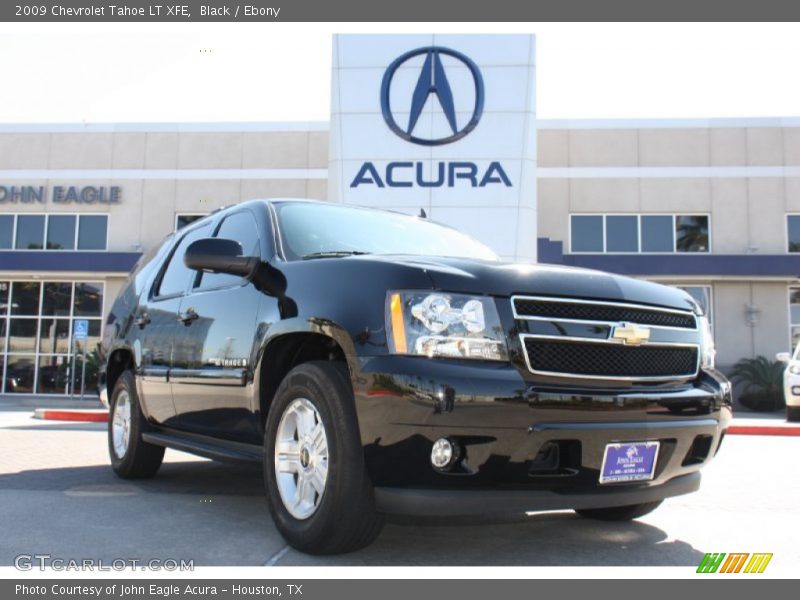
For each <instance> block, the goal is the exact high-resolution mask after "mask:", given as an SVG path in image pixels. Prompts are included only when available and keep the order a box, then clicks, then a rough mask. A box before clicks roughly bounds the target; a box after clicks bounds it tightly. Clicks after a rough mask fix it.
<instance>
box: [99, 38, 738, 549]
mask: <svg viewBox="0 0 800 600" xmlns="http://www.w3.org/2000/svg"><path fill="white" fill-rule="evenodd" d="M428 56H429V57H430V56H431V55H430V54H429V55H428ZM435 58H436V57H435V56H434V60H435ZM439 90H440V92H439V94H441V82H440V87H439ZM101 360H102V362H103V365H104V366H103V369H102V373H101V388H102V391H101V396H102V397H103V398H104V401H105V402H107V403H109V405H110V419H109V429H108V449H109V453H110V456H111V463H112V467H113V469H114V471H115V472H116V473H117V474H118V475H119V476H120V477H123V478H140V477H151V476H153V475H155V474H156V472H157V471H158V469H159V466H160V465H161V462H162V459H163V456H164V449H165V448H166V447H169V448H177V449H180V450H184V451H188V452H193V453H196V454H199V455H202V456H207V457H212V458H218V459H230V460H245V461H260V462H262V463H263V473H264V480H265V485H266V496H267V500H268V503H269V507H270V511H271V514H272V517H273V519H274V521H275V523H276V525H277V527H278V530H279V531H280V533H281V534H282V535H283V536H284V537H285V538H286V540H287V541H288V542H289V543H290V544H291V545H292V546H293V547H295V548H297V549H300V550H302V551H305V552H308V553H313V554H331V553H340V552H347V551H352V550H355V549H357V548H361V547H364V546H366V545H367V544H369V543H370V542H371V541H372V540H373V539H375V537H376V536H377V535H378V533H379V532H380V530H381V526H382V522H383V516H384V515H386V514H395V515H396V514H400V515H410V516H427V517H437V518H441V519H446V518H448V517H461V518H464V517H469V516H476V517H477V516H481V517H486V516H492V515H497V516H501V515H514V514H520V515H524V514H525V513H526V512H528V511H536V510H550V509H574V510H575V511H577V512H578V513H579V514H580V515H582V516H584V517H587V518H592V519H604V520H628V519H635V518H637V517H640V516H643V515H645V514H647V513H649V512H650V511H652V510H654V509H655V508H656V507H658V505H659V504H660V503H661V502H662V500H664V499H665V498H669V497H671V496H676V495H680V494H686V493H688V492H692V491H694V490H696V489H698V486H699V485H700V473H699V470H700V469H701V468H702V467H703V466H704V465H705V464H707V463H708V462H709V461H710V460H711V459H712V458H713V456H714V455H715V454H716V453H717V451H718V450H719V447H720V443H721V441H722V437H723V434H724V432H725V429H726V427H727V425H728V423H729V421H730V418H731V388H730V385H729V383H728V382H727V381H726V380H725V378H724V377H723V376H722V375H721V374H720V373H719V372H717V371H716V370H715V368H714V344H713V342H712V339H711V335H710V328H709V324H708V320H707V318H706V316H705V315H704V314H703V311H702V309H701V307H700V305H699V304H698V303H697V302H696V301H695V300H694V299H693V298H692V297H691V296H690V295H689V294H687V293H686V292H684V291H682V290H679V289H677V288H673V287H667V286H663V285H660V284H657V283H652V282H647V281H642V280H637V279H632V278H628V277H624V276H618V275H612V274H606V273H602V272H599V271H591V270H583V269H575V268H570V267H559V266H553V265H536V264H530V263H528V264H525V263H515V262H512V261H502V260H500V259H499V257H498V255H497V254H495V252H493V251H492V250H491V249H489V247H487V246H486V245H484V244H482V243H480V242H478V241H476V240H474V239H472V238H471V237H468V236H467V235H465V234H463V233H461V232H459V231H457V230H456V229H453V228H450V227H448V226H444V225H440V224H437V223H434V222H433V221H431V220H429V219H427V218H425V217H424V216H419V217H415V216H410V215H404V214H400V213H396V212H390V211H383V210H375V209H371V208H359V207H355V206H348V205H343V204H334V203H328V202H315V201H310V200H283V199H271V200H251V201H248V202H243V203H241V204H238V205H234V206H231V207H228V208H224V209H221V210H218V211H215V212H213V213H212V214H210V215H208V216H206V217H203V218H201V219H198V220H196V221H194V222H193V223H191V224H190V225H188V226H186V227H184V228H183V229H181V230H179V231H178V232H177V233H175V234H173V235H171V236H169V237H168V238H167V240H166V241H165V242H164V243H163V244H162V245H161V246H159V247H157V248H155V249H153V250H151V251H150V252H149V253H148V254H147V255H145V256H144V257H143V258H142V259H141V260H140V261H139V263H138V265H137V266H136V268H135V269H134V271H133V273H132V275H131V276H130V278H129V280H128V282H127V283H126V284H125V286H124V287H123V289H122V291H121V292H120V293H119V295H118V297H117V299H116V300H115V301H114V303H113V306H112V307H111V310H110V313H109V315H108V317H107V319H106V325H105V330H104V335H103V343H102V358H101Z"/></svg>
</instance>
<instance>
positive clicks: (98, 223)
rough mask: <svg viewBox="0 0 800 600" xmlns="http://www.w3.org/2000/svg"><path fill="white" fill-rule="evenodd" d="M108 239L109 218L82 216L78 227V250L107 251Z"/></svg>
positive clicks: (103, 216)
mask: <svg viewBox="0 0 800 600" xmlns="http://www.w3.org/2000/svg"><path fill="white" fill-rule="evenodd" d="M107 237H108V217H107V216H105V215H81V218H80V225H79V227H78V250H105V249H106V238H107Z"/></svg>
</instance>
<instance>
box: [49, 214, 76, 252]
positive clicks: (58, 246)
mask: <svg viewBox="0 0 800 600" xmlns="http://www.w3.org/2000/svg"><path fill="white" fill-rule="evenodd" d="M76 221H77V218H76V216H75V215H50V216H48V218H47V249H48V250H74V249H75V223H76Z"/></svg>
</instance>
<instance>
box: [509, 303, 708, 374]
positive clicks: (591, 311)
mask: <svg viewBox="0 0 800 600" xmlns="http://www.w3.org/2000/svg"><path fill="white" fill-rule="evenodd" d="M511 302H512V308H513V313H514V317H515V318H516V319H518V320H520V325H519V328H520V341H521V345H522V350H523V351H524V356H525V360H526V362H527V366H528V369H529V370H530V371H531V372H532V373H535V374H538V375H543V376H548V377H575V378H585V379H598V380H600V379H604V380H627V381H668V380H676V381H677V380H687V379H690V378H692V377H695V376H696V375H697V373H698V371H699V368H700V339H699V336H700V333H699V330H698V322H697V318H696V316H695V315H694V313H693V312H691V311H690V310H688V309H687V310H679V309H673V308H661V307H654V306H648V305H642V304H630V303H622V302H601V301H595V300H582V299H570V298H555V297H539V296H514V297H512V299H511ZM650 328H653V330H651V331H648V329H650ZM637 331H640V332H641V334H642V335H638V336H637V335H633V336H632V335H630V334H631V332H637Z"/></svg>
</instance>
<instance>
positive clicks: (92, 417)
mask: <svg viewBox="0 0 800 600" xmlns="http://www.w3.org/2000/svg"><path fill="white" fill-rule="evenodd" d="M33 418H34V419H44V420H47V421H81V422H84V423H106V422H107V421H108V411H107V410H92V409H57V408H37V409H36V410H35V411H33Z"/></svg>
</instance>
